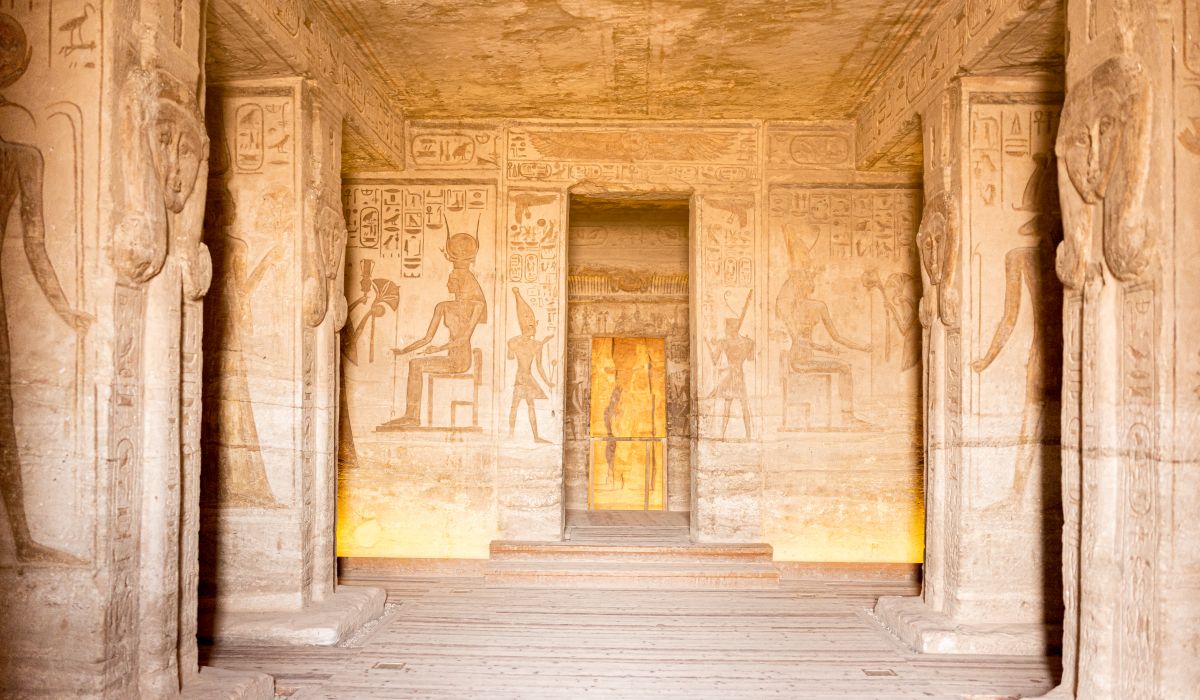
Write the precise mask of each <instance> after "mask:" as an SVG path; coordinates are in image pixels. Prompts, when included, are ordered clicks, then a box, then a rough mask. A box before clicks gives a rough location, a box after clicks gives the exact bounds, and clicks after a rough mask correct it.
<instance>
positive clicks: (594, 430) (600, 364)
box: [588, 337, 667, 510]
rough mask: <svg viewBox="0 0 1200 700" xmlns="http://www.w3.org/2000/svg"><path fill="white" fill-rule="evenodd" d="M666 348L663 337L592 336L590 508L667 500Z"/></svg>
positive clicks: (654, 506)
mask: <svg viewBox="0 0 1200 700" xmlns="http://www.w3.org/2000/svg"><path fill="white" fill-rule="evenodd" d="M666 354H667V353H666V341H665V340H664V339H663V338H617V337H593V338H592V356H591V359H592V362H591V365H592V367H591V386H592V397H591V399H592V400H591V407H590V408H591V421H590V423H591V425H590V426H589V435H590V438H591V450H590V451H591V455H590V457H591V459H590V468H589V478H588V509H589V510H663V509H664V507H665V505H666V502H667V498H666V483H667V481H666V476H665V475H666V471H667V467H666V463H665V459H666V453H667V451H666V440H667V392H666V384H667V381H666V380H667V357H666Z"/></svg>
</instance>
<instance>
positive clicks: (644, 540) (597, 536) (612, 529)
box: [566, 525, 691, 545]
mask: <svg viewBox="0 0 1200 700" xmlns="http://www.w3.org/2000/svg"><path fill="white" fill-rule="evenodd" d="M690 538H691V534H690V531H689V529H688V527H687V526H686V525H654V526H648V527H647V526H638V527H632V526H630V527H623V526H612V525H572V526H570V527H568V528H567V533H566V539H567V540H569V541H571V542H631V543H638V544H647V545H657V544H687V543H688V542H689V541H690Z"/></svg>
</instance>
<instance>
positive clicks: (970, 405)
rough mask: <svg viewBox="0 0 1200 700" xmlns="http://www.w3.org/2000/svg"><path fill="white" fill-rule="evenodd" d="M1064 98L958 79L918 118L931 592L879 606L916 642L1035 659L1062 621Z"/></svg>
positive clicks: (1025, 82) (936, 648) (1042, 86)
mask: <svg viewBox="0 0 1200 700" xmlns="http://www.w3.org/2000/svg"><path fill="white" fill-rule="evenodd" d="M1060 102H1061V96H1060V95H1059V94H1058V93H1057V92H1056V86H1055V85H1053V84H1048V83H1047V82H1045V81H1040V80H1034V79H1007V78H1000V77H996V78H963V79H961V80H958V81H956V82H955V83H954V84H953V85H952V86H951V88H950V89H948V90H947V91H946V93H945V94H944V95H942V97H941V99H938V100H934V101H933V103H932V105H931V106H930V107H929V108H928V109H927V111H926V113H925V114H924V115H923V116H924V125H925V126H924V129H925V136H926V139H925V146H926V150H925V159H926V167H925V174H926V177H925V193H926V204H925V213H924V216H923V218H922V223H921V231H920V234H919V236H918V245H919V247H920V252H921V256H922V262H923V267H924V275H923V278H924V287H925V297H924V299H923V300H922V303H921V319H922V323H923V324H924V326H925V358H926V363H925V387H926V390H925V392H924V396H925V415H926V425H925V431H926V432H925V446H926V447H925V449H926V513H927V515H926V529H925V531H926V533H927V540H926V552H925V572H926V573H925V587H924V591H923V594H922V596H921V597H920V598H882V599H881V600H880V601H879V603H878V605H877V606H876V609H875V612H876V615H877V616H878V617H879V618H880V619H881V621H882V622H883V623H884V624H885V625H887V626H888V627H889V628H891V629H892V630H893V631H895V632H896V633H897V634H899V635H900V637H901V638H902V639H903V640H905V641H906V642H907V643H909V644H911V645H912V646H913V647H914V648H916V649H918V650H920V651H925V652H947V653H1003V654H1043V653H1045V652H1046V650H1047V647H1048V646H1049V645H1050V641H1051V638H1052V632H1053V630H1054V629H1055V628H1056V623H1057V619H1058V601H1057V600H1056V599H1055V597H1054V596H1052V595H1048V594H1047V592H1048V591H1051V590H1054V589H1056V588H1057V583H1058V575H1057V570H1058V567H1059V558H1058V549H1059V548H1058V544H1057V538H1058V533H1059V529H1060V527H1061V523H1062V520H1061V513H1060V506H1059V498H1060V493H1059V487H1058V479H1059V461H1058V446H1057V443H1058V435H1059V431H1058V420H1057V418H1058V412H1059V406H1058V402H1057V396H1058V383H1057V368H1058V364H1059V360H1058V348H1059V347H1060V344H1061V341H1060V336H1059V334H1058V328H1059V323H1060V315H1061V312H1060V309H1059V304H1058V297H1059V293H1058V288H1057V281H1056V280H1055V278H1054V273H1053V260H1054V246H1055V244H1056V242H1057V241H1058V240H1059V239H1061V233H1060V225H1059V215H1058V206H1057V197H1056V190H1055V173H1056V169H1055V161H1054V151H1053V149H1054V135H1055V130H1056V128H1057V123H1058V111H1059V108H1058V104H1060Z"/></svg>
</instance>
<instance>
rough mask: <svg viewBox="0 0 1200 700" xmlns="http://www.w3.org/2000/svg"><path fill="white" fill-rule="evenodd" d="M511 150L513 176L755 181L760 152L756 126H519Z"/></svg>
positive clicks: (510, 138) (510, 141)
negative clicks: (709, 127)
mask: <svg viewBox="0 0 1200 700" xmlns="http://www.w3.org/2000/svg"><path fill="white" fill-rule="evenodd" d="M507 151H508V169H507V176H508V177H509V178H510V179H516V180H540V181H564V180H565V181H577V180H588V179H591V180H602V181H609V182H631V181H651V182H660V181H661V182H690V183H696V184H700V183H712V184H721V183H734V182H745V181H748V180H751V179H753V178H754V177H755V171H756V168H755V163H756V160H757V153H758V149H757V132H756V130H754V129H749V128H747V129H737V128H728V127H726V128H712V129H706V130H704V131H696V130H695V129H682V128H680V129H668V128H657V129H650V128H643V127H633V126H626V127H622V126H621V125H614V126H612V127H609V128H605V129H597V128H595V127H584V126H566V125H564V126H544V127H543V126H539V127H533V126H522V127H514V128H512V129H510V130H509V134H508V147H507Z"/></svg>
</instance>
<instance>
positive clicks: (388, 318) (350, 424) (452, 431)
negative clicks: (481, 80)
mask: <svg viewBox="0 0 1200 700" xmlns="http://www.w3.org/2000/svg"><path fill="white" fill-rule="evenodd" d="M342 196H343V207H344V211H345V216H346V227H347V239H348V248H347V255H346V297H347V299H348V302H349V303H348V309H349V311H348V318H347V321H346V326H345V328H344V329H343V331H342V360H343V362H342V380H343V386H344V390H343V392H342V395H343V398H342V405H341V406H340V408H339V411H340V418H339V424H340V426H341V428H340V430H339V433H340V435H341V442H340V445H339V448H338V480H339V489H338V553H339V555H340V556H416V557H456V556H458V557H461V556H481V555H484V553H485V552H486V546H487V542H488V541H490V539H492V538H493V536H494V533H495V527H496V518H495V511H494V498H495V496H494V489H493V483H492V482H493V473H494V468H495V464H494V447H493V446H492V442H491V440H490V438H491V436H492V430H493V416H494V406H495V399H494V396H493V394H494V393H496V392H498V390H499V385H498V383H497V382H496V381H495V380H494V379H493V377H494V376H495V375H494V368H495V367H497V366H498V365H496V364H495V363H496V362H497V358H496V357H495V355H494V348H495V347H496V343H497V342H498V341H497V339H498V338H499V337H500V335H502V332H501V330H500V329H498V328H497V327H496V326H497V324H498V323H499V321H498V319H500V318H502V316H501V314H500V313H499V311H498V309H497V308H496V304H501V303H508V304H513V303H514V301H515V300H514V295H513V294H512V292H507V293H506V294H504V295H500V294H499V293H497V291H496V289H497V283H498V280H497V276H496V267H495V261H496V260H497V259H498V258H497V254H498V251H497V250H496V243H495V242H496V239H497V236H496V212H497V190H496V187H495V185H494V184H493V183H489V182H482V181H466V180H463V181H453V180H438V181H434V180H405V181H362V182H349V183H346V184H345V185H344V187H343V190H342ZM522 273H524V268H522ZM538 279H539V278H536V274H535V276H534V278H533V279H532V283H531V284H530V285H529V286H527V287H525V286H522V287H521V289H522V293H523V294H524V298H525V300H526V301H528V302H529V303H530V304H536V305H537V306H536V308H537V310H538V320H539V321H540V322H541V323H542V324H544V325H542V326H541V327H540V328H537V329H536V330H535V331H534V338H535V342H536V341H539V340H541V339H542V338H543V337H544V336H545V335H547V334H556V333H557V331H556V325H555V324H556V323H557V321H551V320H549V318H548V316H547V312H546V307H545V297H544V296H543V295H541V293H540V292H539V293H537V294H535V293H534V290H535V289H537V288H538ZM526 292H528V293H527V294H526ZM510 335H511V334H510ZM508 337H509V335H505V336H504V339H505V340H507V338H508ZM518 337H523V335H522V336H518ZM517 345H521V343H517ZM518 350H519V353H518V352H517V351H518ZM517 354H519V355H520V357H521V361H522V362H523V361H524V359H526V356H528V357H527V359H529V360H530V362H531V368H532V364H533V363H534V362H535V360H536V352H535V351H534V350H533V349H532V348H527V347H524V345H521V347H519V348H514V355H517ZM532 369H535V368H532ZM534 393H536V392H527V393H525V394H523V395H522V396H523V397H526V398H530V399H531V400H532V401H534V402H535V403H537V401H536V399H532V396H533V394H534ZM505 398H508V397H507V393H506V396H505ZM553 431H554V427H553V426H546V432H548V433H551V434H552V433H553Z"/></svg>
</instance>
